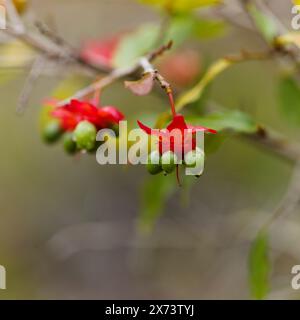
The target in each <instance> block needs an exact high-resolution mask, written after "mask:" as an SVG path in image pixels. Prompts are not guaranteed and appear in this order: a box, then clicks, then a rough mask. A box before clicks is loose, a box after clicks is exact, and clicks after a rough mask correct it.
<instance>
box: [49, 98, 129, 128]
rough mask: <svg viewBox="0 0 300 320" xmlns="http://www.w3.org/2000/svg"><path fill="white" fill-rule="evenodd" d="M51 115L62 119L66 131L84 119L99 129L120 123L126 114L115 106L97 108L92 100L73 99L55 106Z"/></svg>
mask: <svg viewBox="0 0 300 320" xmlns="http://www.w3.org/2000/svg"><path fill="white" fill-rule="evenodd" d="M51 115H52V116H53V117H54V118H57V119H59V120H60V122H61V126H62V128H63V129H64V130H65V131H72V130H74V129H75V127H76V126H77V124H78V123H79V122H81V121H83V120H87V121H89V122H91V123H92V124H94V125H95V127H96V128H97V129H98V130H99V129H103V128H107V127H110V126H112V125H113V124H118V123H119V121H121V120H123V119H124V115H123V114H122V113H121V112H120V111H119V110H118V109H117V108H115V107H112V106H106V107H102V108H97V107H96V106H95V105H93V104H92V103H90V102H87V101H78V100H71V101H70V103H68V104H66V105H65V106H63V107H57V108H55V109H54V110H53V111H52V112H51Z"/></svg>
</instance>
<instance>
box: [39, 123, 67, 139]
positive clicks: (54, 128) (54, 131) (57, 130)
mask: <svg viewBox="0 0 300 320" xmlns="http://www.w3.org/2000/svg"><path fill="white" fill-rule="evenodd" d="M61 135H62V129H61V126H60V124H59V122H58V121H55V120H53V121H50V122H49V123H48V124H47V125H46V126H45V128H44V129H43V132H42V136H43V139H44V141H45V142H47V143H54V142H56V141H57V140H58V139H59V138H60V136H61Z"/></svg>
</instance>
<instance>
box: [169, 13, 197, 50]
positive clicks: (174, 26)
mask: <svg viewBox="0 0 300 320" xmlns="http://www.w3.org/2000/svg"><path fill="white" fill-rule="evenodd" d="M195 28H196V23H195V19H194V18H193V17H192V16H191V15H177V16H174V17H172V18H171V21H170V26H169V29H168V30H167V32H166V35H165V37H164V39H165V41H169V40H172V41H173V43H174V45H173V46H174V47H178V46H180V45H181V44H182V43H183V42H184V41H185V40H187V39H188V38H189V37H190V36H191V35H193V33H194V30H195Z"/></svg>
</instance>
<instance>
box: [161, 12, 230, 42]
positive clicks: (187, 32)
mask: <svg viewBox="0 0 300 320" xmlns="http://www.w3.org/2000/svg"><path fill="white" fill-rule="evenodd" d="M224 27H225V24H224V23H223V22H220V21H217V20H208V19H202V18H199V17H196V16H194V15H192V14H181V15H175V16H173V17H172V19H171V22H170V27H169V29H168V30H167V32H166V36H165V41H169V40H173V42H174V47H178V46H180V45H181V44H182V43H183V42H184V41H185V40H187V39H188V38H190V37H196V38H202V39H207V38H211V37H215V36H217V35H220V34H221V33H222V32H223V31H224Z"/></svg>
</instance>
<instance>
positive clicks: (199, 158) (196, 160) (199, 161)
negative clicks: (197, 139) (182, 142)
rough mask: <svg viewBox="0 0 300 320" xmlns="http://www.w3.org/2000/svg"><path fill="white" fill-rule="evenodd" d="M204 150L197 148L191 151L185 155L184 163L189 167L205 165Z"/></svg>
mask: <svg viewBox="0 0 300 320" xmlns="http://www.w3.org/2000/svg"><path fill="white" fill-rule="evenodd" d="M204 158H205V157H204V152H203V151H202V150H201V149H199V148H197V149H196V150H191V151H189V152H188V153H187V154H186V155H185V156H184V163H185V165H186V167H188V168H195V167H199V168H200V169H201V168H203V166H204Z"/></svg>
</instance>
